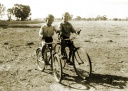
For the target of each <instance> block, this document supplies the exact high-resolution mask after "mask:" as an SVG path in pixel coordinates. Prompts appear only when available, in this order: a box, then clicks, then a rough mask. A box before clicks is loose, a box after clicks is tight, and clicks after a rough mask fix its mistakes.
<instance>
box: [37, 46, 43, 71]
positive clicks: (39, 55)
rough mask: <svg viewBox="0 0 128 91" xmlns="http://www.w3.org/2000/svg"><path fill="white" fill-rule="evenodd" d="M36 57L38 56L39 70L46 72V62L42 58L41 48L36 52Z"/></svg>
mask: <svg viewBox="0 0 128 91" xmlns="http://www.w3.org/2000/svg"><path fill="white" fill-rule="evenodd" d="M36 55H37V66H38V68H39V70H41V71H44V69H45V61H44V59H43V57H42V50H41V48H38V49H37V50H36Z"/></svg>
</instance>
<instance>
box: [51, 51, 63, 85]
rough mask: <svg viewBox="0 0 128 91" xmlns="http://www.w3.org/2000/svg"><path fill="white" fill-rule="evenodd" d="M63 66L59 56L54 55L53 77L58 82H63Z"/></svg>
mask: <svg viewBox="0 0 128 91" xmlns="http://www.w3.org/2000/svg"><path fill="white" fill-rule="evenodd" d="M62 73H63V71H62V64H61V60H60V58H59V56H58V54H55V55H54V61H53V75H54V77H55V80H56V81H57V82H59V83H60V82H61V80H62Z"/></svg>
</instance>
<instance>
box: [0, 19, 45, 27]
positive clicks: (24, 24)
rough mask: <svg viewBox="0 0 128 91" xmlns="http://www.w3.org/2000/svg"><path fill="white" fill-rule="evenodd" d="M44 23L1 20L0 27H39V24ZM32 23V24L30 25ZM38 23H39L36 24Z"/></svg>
mask: <svg viewBox="0 0 128 91" xmlns="http://www.w3.org/2000/svg"><path fill="white" fill-rule="evenodd" d="M39 23H44V22H42V21H0V27H2V28H9V27H11V28H38V27H40V26H39V25H38V24H39ZM30 24H31V25H30ZM34 24H37V25H34Z"/></svg>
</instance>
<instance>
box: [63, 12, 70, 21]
mask: <svg viewBox="0 0 128 91" xmlns="http://www.w3.org/2000/svg"><path fill="white" fill-rule="evenodd" d="M70 17H71V16H70V14H69V13H68V12H65V13H64V14H63V15H62V19H63V21H64V22H68V20H69V19H70Z"/></svg>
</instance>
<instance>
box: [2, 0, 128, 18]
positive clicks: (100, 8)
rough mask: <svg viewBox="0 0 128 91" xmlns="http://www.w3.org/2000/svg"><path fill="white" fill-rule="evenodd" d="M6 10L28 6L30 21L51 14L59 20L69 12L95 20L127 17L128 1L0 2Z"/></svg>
mask: <svg viewBox="0 0 128 91" xmlns="http://www.w3.org/2000/svg"><path fill="white" fill-rule="evenodd" d="M0 3H1V4H4V6H5V7H6V9H8V8H12V7H13V6H14V4H23V5H29V6H30V8H31V12H32V16H31V17H32V19H35V18H45V17H46V16H47V15H48V14H53V15H54V16H55V17H56V18H61V17H62V14H63V13H64V12H69V13H70V14H72V15H73V18H75V17H76V16H81V17H84V18H88V17H91V18H95V17H96V16H97V15H101V16H103V15H106V16H107V17H108V18H115V17H116V18H126V17H128V0H0Z"/></svg>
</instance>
